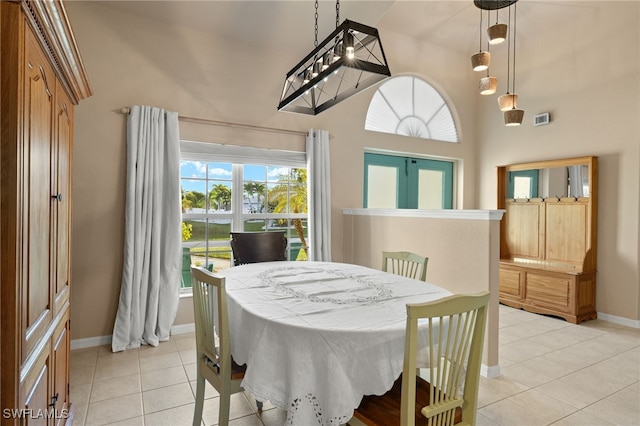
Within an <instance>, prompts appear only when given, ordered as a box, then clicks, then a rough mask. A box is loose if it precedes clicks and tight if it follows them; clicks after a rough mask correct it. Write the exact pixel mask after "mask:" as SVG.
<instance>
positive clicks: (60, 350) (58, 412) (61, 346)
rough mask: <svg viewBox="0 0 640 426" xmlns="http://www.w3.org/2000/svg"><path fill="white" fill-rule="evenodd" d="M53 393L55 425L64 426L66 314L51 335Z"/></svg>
mask: <svg viewBox="0 0 640 426" xmlns="http://www.w3.org/2000/svg"><path fill="white" fill-rule="evenodd" d="M52 343H53V360H52V361H51V367H52V369H53V371H52V373H53V380H52V385H53V391H52V393H51V398H52V403H54V404H55V405H54V406H53V407H54V408H55V410H54V412H55V416H54V417H53V419H54V420H55V422H56V424H60V425H61V424H64V423H65V422H66V419H67V415H68V413H69V319H68V314H67V315H66V318H65V320H63V322H62V323H60V326H59V327H58V329H57V330H56V332H55V333H54V334H53V341H52Z"/></svg>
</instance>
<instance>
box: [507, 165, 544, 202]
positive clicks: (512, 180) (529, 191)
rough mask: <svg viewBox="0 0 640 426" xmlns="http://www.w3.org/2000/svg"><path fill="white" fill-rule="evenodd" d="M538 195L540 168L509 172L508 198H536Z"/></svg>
mask: <svg viewBox="0 0 640 426" xmlns="http://www.w3.org/2000/svg"><path fill="white" fill-rule="evenodd" d="M537 196H538V170H521V171H516V172H509V179H508V182H507V198H536V197H537Z"/></svg>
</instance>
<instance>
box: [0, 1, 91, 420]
mask: <svg viewBox="0 0 640 426" xmlns="http://www.w3.org/2000/svg"><path fill="white" fill-rule="evenodd" d="M0 47H1V49H0V52H1V57H0V77H2V89H1V90H2V97H1V109H0V111H1V125H0V134H1V140H0V141H1V145H0V172H1V173H0V184H1V185H0V206H1V210H0V212H1V213H0V244H1V245H2V252H1V255H0V256H1V257H0V274H1V276H2V286H1V288H0V307H1V316H0V343H1V350H0V367H1V372H2V374H1V379H0V405H1V408H2V417H1V419H2V420H1V422H2V424H3V425H5V424H29V425H31V424H38V425H40V424H43V425H60V424H65V423H66V424H70V423H71V421H72V417H73V410H72V409H71V408H72V407H71V403H70V401H69V352H70V348H69V344H70V340H69V330H70V314H69V311H70V310H69V294H70V291H71V290H70V289H71V279H70V274H71V267H70V265H71V262H70V243H71V238H70V232H71V205H72V203H71V165H72V152H73V148H72V147H73V109H74V105H76V104H78V102H79V101H80V100H81V99H84V98H86V97H88V96H90V95H91V89H90V86H89V82H88V79H87V76H86V73H85V70H84V66H83V64H82V60H81V59H80V55H79V52H78V49H77V46H76V42H75V40H74V37H73V33H72V31H71V27H70V25H69V21H68V18H67V14H66V12H65V9H64V5H63V4H62V3H61V1H60V0H51V1H27V0H22V1H18V0H12V1H0Z"/></svg>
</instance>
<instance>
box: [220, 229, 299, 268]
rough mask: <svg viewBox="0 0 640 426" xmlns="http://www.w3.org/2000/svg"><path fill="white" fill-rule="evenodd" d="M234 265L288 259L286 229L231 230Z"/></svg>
mask: <svg viewBox="0 0 640 426" xmlns="http://www.w3.org/2000/svg"><path fill="white" fill-rule="evenodd" d="M231 250H232V251H233V264H234V266H238V265H244V264H247V263H258V262H273V261H278V260H287V237H286V236H285V232H284V231H272V232H231Z"/></svg>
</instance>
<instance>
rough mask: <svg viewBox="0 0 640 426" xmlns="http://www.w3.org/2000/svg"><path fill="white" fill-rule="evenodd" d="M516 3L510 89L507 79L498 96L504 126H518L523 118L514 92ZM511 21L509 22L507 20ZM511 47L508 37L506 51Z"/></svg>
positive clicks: (522, 111)
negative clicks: (502, 92) (505, 91)
mask: <svg viewBox="0 0 640 426" xmlns="http://www.w3.org/2000/svg"><path fill="white" fill-rule="evenodd" d="M517 8H518V5H517V4H515V5H514V6H513V76H512V84H513V86H512V91H511V93H509V82H508V81H507V93H506V94H505V95H502V96H500V97H499V98H498V105H499V106H500V110H501V111H504V113H503V115H504V125H505V126H509V127H511V126H519V125H520V124H522V119H523V118H524V110H522V109H519V108H518V94H517V93H516V32H517V25H518V22H517V12H518V9H517ZM509 21H511V7H509ZM509 23H511V22H509ZM510 47H511V39H509V45H508V46H507V52H509V50H510V49H509V48H510ZM509 58H510V55H509V54H508V55H507V79H508V78H509Z"/></svg>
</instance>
